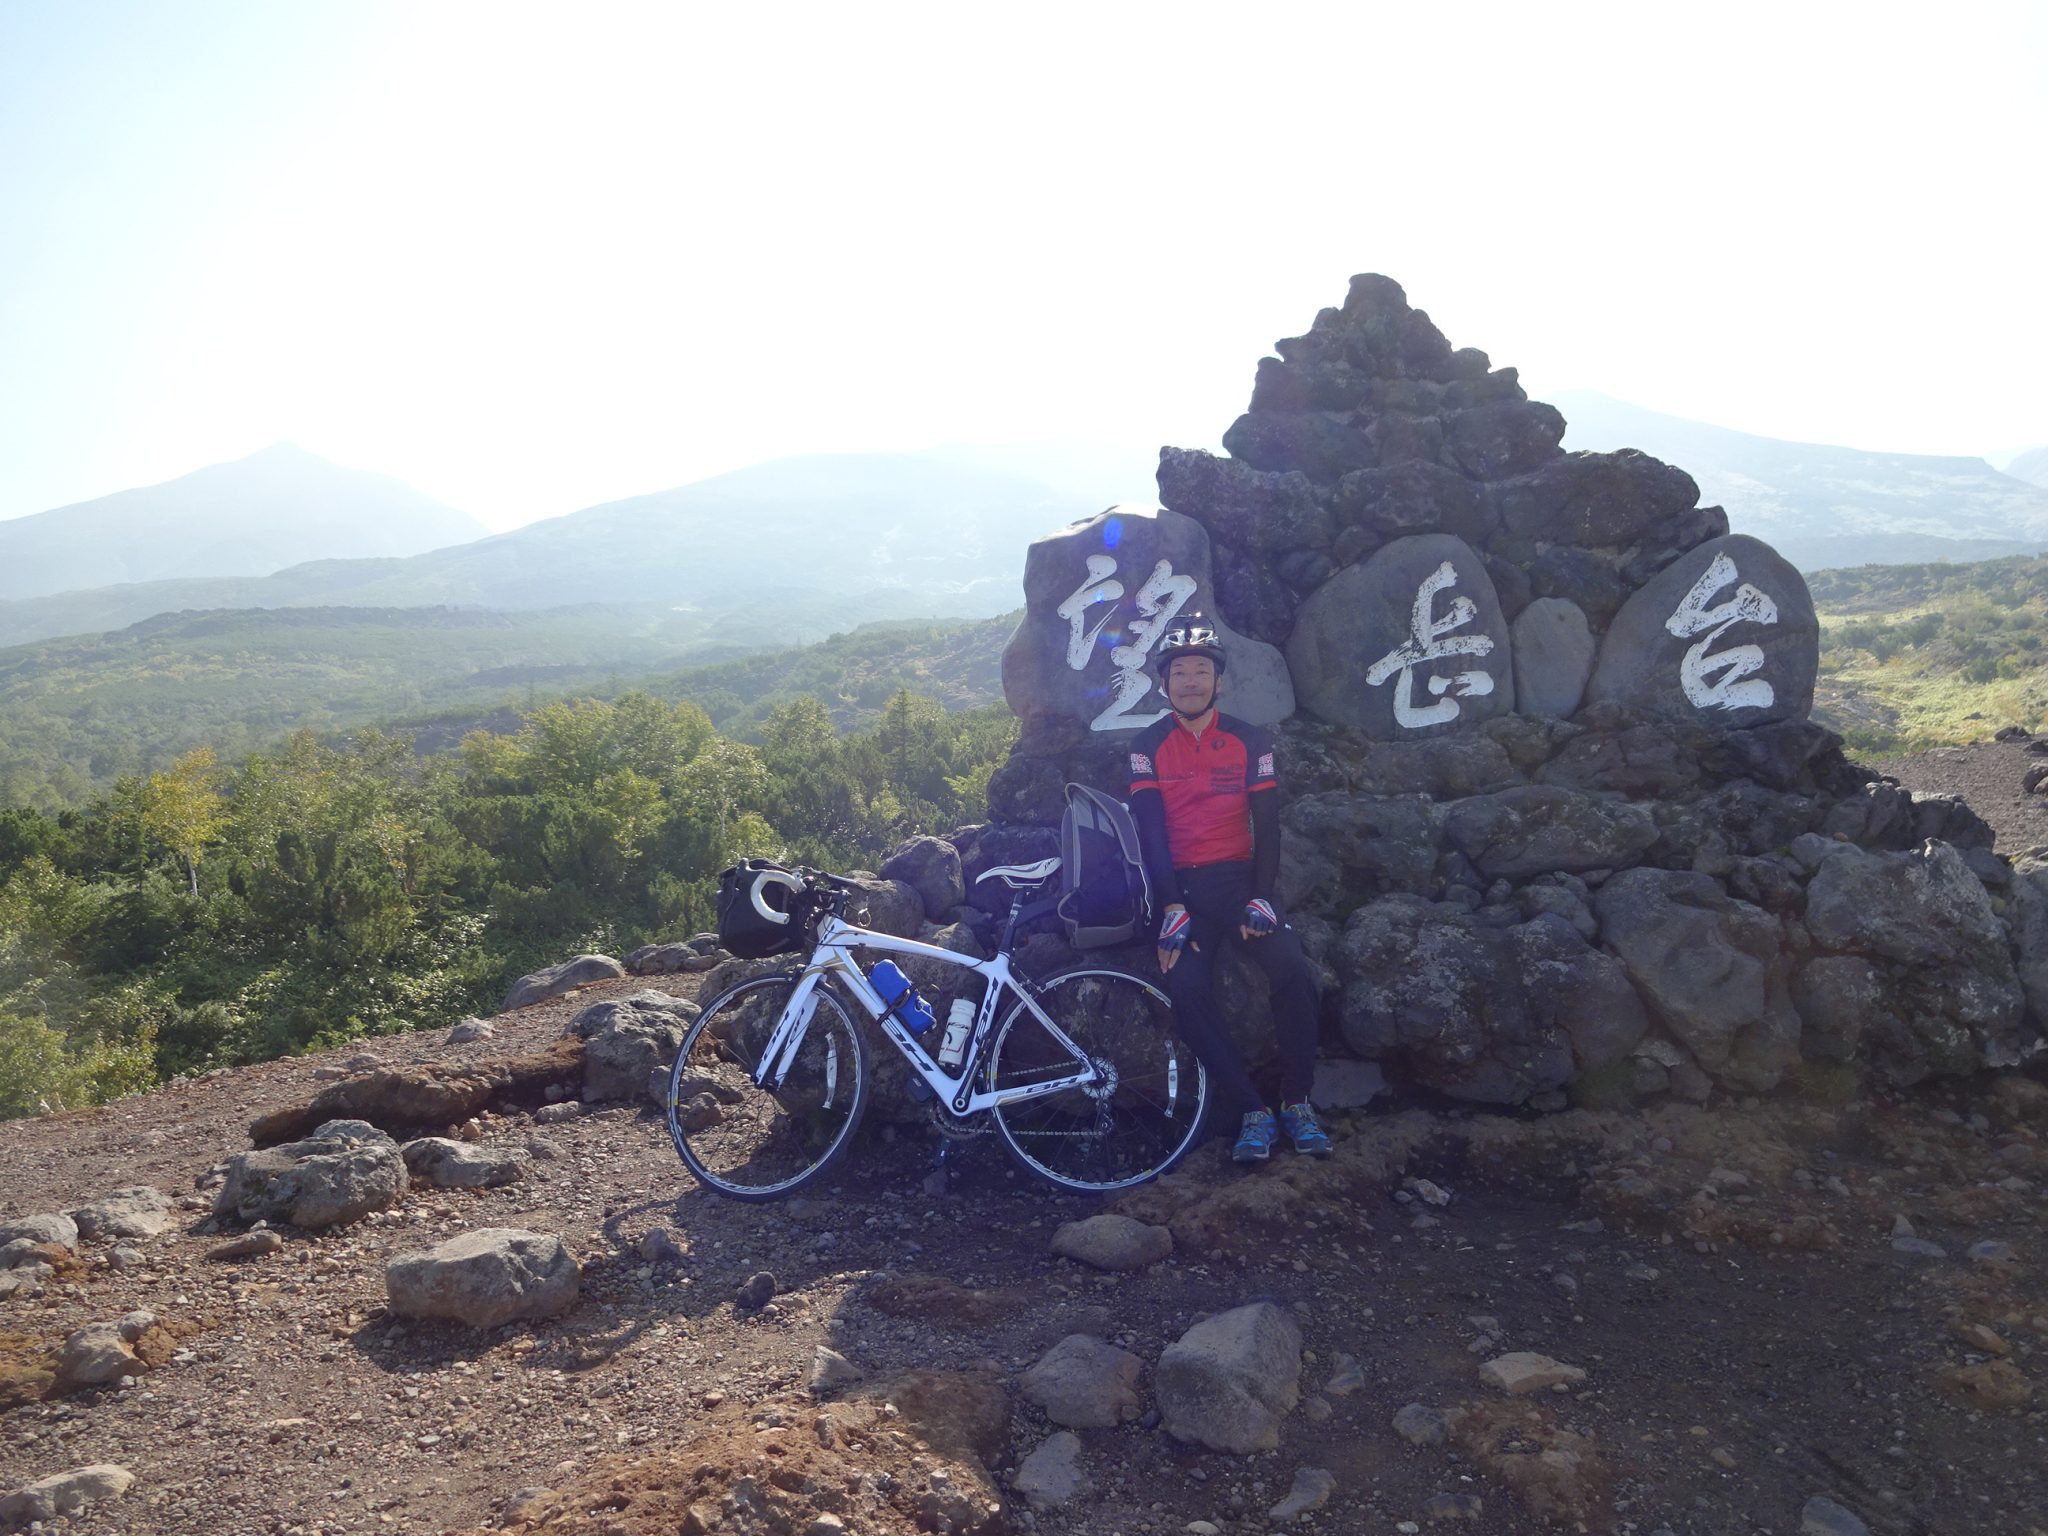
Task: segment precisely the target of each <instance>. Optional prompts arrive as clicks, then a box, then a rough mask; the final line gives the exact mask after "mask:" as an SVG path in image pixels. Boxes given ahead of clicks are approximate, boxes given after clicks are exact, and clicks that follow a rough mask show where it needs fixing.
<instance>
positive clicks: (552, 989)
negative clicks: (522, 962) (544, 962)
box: [498, 955, 626, 1013]
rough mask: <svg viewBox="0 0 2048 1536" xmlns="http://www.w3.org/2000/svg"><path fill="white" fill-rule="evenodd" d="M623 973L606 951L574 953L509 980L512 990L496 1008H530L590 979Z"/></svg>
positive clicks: (613, 977)
mask: <svg viewBox="0 0 2048 1536" xmlns="http://www.w3.org/2000/svg"><path fill="white" fill-rule="evenodd" d="M625 974H626V968H625V967H624V966H623V965H621V964H619V962H618V961H616V960H614V959H613V958H612V957H611V956H610V955H577V956H576V957H575V958H574V959H570V960H564V961H563V962H562V963H561V964H560V965H551V966H549V967H548V968H547V969H546V970H541V971H535V972H533V973H532V974H531V975H528V976H522V977H520V978H519V979H518V980H517V981H515V982H513V983H512V990H511V991H510V992H507V993H506V994H505V1001H504V1002H502V1003H500V1004H499V1005H498V1011H499V1012H500V1013H510V1012H511V1011H512V1010H513V1009H515V1008H530V1007H532V1006H533V1005H534V1004H535V1003H544V1002H546V1001H547V1000H548V999H549V998H551V997H560V996H561V995H562V994H563V993H564V992H573V991H575V990H576V989H577V988H578V987H587V986H589V985H590V984H591V983H592V982H594V981H616V980H617V979H618V978H619V977H621V976H623V975H625Z"/></svg>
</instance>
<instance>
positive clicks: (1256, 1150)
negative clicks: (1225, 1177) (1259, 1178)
mask: <svg viewBox="0 0 2048 1536" xmlns="http://www.w3.org/2000/svg"><path fill="white" fill-rule="evenodd" d="M1279 1139H1280V1127H1279V1125H1278V1124H1276V1123H1275V1122H1274V1119H1273V1111H1271V1110H1270V1109H1255V1110H1253V1111H1252V1112H1251V1113H1250V1114H1248V1115H1246V1116H1245V1117H1244V1121H1243V1123H1242V1124H1240V1125H1239V1126H1238V1128H1237V1145H1236V1146H1234V1147H1232V1148H1231V1149H1230V1160H1231V1161H1232V1162H1234V1163H1263V1162H1264V1161H1265V1160H1266V1159H1267V1158H1268V1157H1270V1156H1271V1155H1272V1152H1273V1143H1274V1142H1276V1141H1278V1140H1279Z"/></svg>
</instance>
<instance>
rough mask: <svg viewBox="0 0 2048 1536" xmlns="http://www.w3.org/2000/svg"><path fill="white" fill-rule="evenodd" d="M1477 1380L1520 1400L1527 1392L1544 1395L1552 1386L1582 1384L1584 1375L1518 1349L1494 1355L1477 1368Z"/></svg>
mask: <svg viewBox="0 0 2048 1536" xmlns="http://www.w3.org/2000/svg"><path fill="white" fill-rule="evenodd" d="M1479 1379H1480V1380H1481V1381H1483V1382H1485V1383H1486V1384H1487V1385H1488V1386H1489V1387H1494V1388H1497V1389H1499V1390H1500V1391H1502V1392H1505V1393H1507V1395H1508V1396H1509V1397H1524V1396H1527V1395H1528V1394H1529V1393H1531V1392H1547V1391H1549V1390H1550V1389H1551V1388H1552V1387H1555V1386H1559V1385H1563V1384H1568V1383H1572V1382H1580V1381H1584V1380H1585V1379H1586V1373H1585V1372H1584V1371H1583V1370H1581V1369H1580V1368H1579V1367H1578V1366H1576V1365H1566V1364H1565V1363H1564V1362H1563V1361H1561V1360H1553V1359H1551V1358H1550V1356H1548V1355H1539V1354H1536V1353H1535V1352H1534V1351H1532V1350H1526V1349H1518V1350H1513V1351H1511V1352H1509V1353H1508V1354H1505V1355H1496V1356H1494V1358H1493V1359H1491V1360H1489V1361H1487V1362H1486V1363H1485V1364H1484V1365H1482V1366H1480V1367H1479Z"/></svg>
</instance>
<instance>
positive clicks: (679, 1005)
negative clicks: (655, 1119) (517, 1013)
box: [563, 992, 697, 1101]
mask: <svg viewBox="0 0 2048 1536" xmlns="http://www.w3.org/2000/svg"><path fill="white" fill-rule="evenodd" d="M696 1017H697V1005H696V1004H695V1003H688V1002H684V1001H683V1000H682V999H681V998H676V997H670V996H669V995H668V994H667V993H665V992H638V993H635V994H634V995H633V996H631V997H621V998H607V999H606V1000H605V1001H603V1002H600V1003H592V1004H591V1005H590V1006H589V1007H588V1008H585V1009H584V1010H583V1011H582V1012H580V1013H578V1014H577V1015H576V1016H575V1017H574V1018H573V1019H571V1020H570V1021H569V1023H568V1026H567V1027H566V1029H565V1030H564V1031H563V1033H565V1034H572V1035H579V1036H581V1037H582V1038H583V1040H584V1041H585V1042H587V1043H586V1044H585V1045H584V1047H583V1097H584V1098H585V1099H586V1100H591V1101H602V1100H607V1099H637V1098H641V1097H644V1096H645V1095H646V1094H647V1092H648V1083H649V1076H648V1074H649V1073H650V1072H653V1071H656V1070H657V1069H660V1070H665V1069H666V1068H667V1067H668V1066H669V1065H670V1064H671V1063H672V1062H673V1061H674V1060H675V1056H676V1051H677V1050H678V1049H679V1048H680V1047H681V1046H682V1043H683V1035H684V1033H685V1032H686V1031H687V1030H688V1029H689V1027H690V1024H691V1022H692V1021H693V1020H694V1019H695V1018H696Z"/></svg>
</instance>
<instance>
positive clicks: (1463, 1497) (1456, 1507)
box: [1422, 1493, 1485, 1520]
mask: <svg viewBox="0 0 2048 1536" xmlns="http://www.w3.org/2000/svg"><path fill="white" fill-rule="evenodd" d="M1484 1510H1485V1504H1484V1502H1483V1501H1482V1500H1481V1499H1480V1497H1479V1495H1478V1494H1476V1493H1432V1494H1431V1495H1430V1496H1429V1497H1428V1498H1426V1499H1424V1500H1423V1501H1422V1518H1423V1519H1425V1520H1477V1519H1478V1518H1479V1516H1480V1515H1481V1514H1482V1513H1483V1512H1484Z"/></svg>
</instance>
